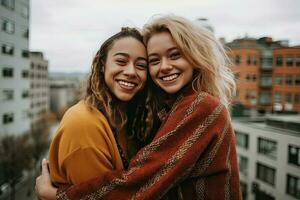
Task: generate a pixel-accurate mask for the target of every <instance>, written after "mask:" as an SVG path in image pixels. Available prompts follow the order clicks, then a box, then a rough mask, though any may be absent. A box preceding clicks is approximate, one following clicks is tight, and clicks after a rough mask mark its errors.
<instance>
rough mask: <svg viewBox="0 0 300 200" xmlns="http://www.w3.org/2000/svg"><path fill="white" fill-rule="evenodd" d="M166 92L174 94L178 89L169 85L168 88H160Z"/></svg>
mask: <svg viewBox="0 0 300 200" xmlns="http://www.w3.org/2000/svg"><path fill="white" fill-rule="evenodd" d="M162 89H163V90H164V91H165V92H166V93H168V94H175V93H177V92H178V91H179V90H180V89H179V88H177V87H176V88H170V87H168V88H166V87H165V88H162Z"/></svg>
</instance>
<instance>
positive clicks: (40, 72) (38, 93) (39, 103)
mask: <svg viewBox="0 0 300 200" xmlns="http://www.w3.org/2000/svg"><path fill="white" fill-rule="evenodd" d="M29 57H30V100H31V101H30V118H31V129H32V130H34V129H40V128H44V127H45V126H46V125H47V124H46V116H47V113H48V112H49V105H50V102H49V85H48V61H47V60H46V59H45V58H44V55H43V53H42V52H30V56H29Z"/></svg>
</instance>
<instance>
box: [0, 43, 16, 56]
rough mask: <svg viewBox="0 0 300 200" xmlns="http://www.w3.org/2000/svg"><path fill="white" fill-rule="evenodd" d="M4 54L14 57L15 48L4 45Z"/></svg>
mask: <svg viewBox="0 0 300 200" xmlns="http://www.w3.org/2000/svg"><path fill="white" fill-rule="evenodd" d="M2 53H3V54H7V55H13V54H14V47H13V46H12V45H10V44H2Z"/></svg>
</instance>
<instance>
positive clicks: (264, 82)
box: [260, 74, 272, 87]
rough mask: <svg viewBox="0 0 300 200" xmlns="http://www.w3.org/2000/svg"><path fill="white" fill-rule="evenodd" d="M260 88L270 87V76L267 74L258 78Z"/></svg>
mask: <svg viewBox="0 0 300 200" xmlns="http://www.w3.org/2000/svg"><path fill="white" fill-rule="evenodd" d="M260 86H262V87H270V86H272V76H271V75H268V74H262V75H261V76H260Z"/></svg>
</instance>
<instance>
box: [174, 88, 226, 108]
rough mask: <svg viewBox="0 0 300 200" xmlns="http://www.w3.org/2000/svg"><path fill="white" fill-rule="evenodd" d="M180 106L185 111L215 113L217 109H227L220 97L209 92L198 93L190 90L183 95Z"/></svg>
mask: <svg viewBox="0 0 300 200" xmlns="http://www.w3.org/2000/svg"><path fill="white" fill-rule="evenodd" d="M179 104H180V106H182V107H184V108H185V109H189V110H190V111H192V110H201V111H207V112H208V113H210V112H213V110H214V109H216V108H217V107H222V108H225V106H224V105H223V104H222V103H221V101H220V99H219V98H218V97H215V96H213V95H211V94H209V93H207V92H196V91H194V90H192V89H191V90H189V91H188V92H186V93H185V94H183V95H182V98H181V100H180V102H179Z"/></svg>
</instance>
